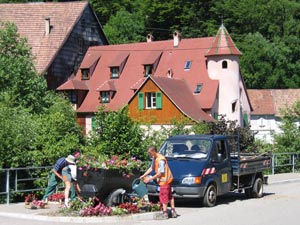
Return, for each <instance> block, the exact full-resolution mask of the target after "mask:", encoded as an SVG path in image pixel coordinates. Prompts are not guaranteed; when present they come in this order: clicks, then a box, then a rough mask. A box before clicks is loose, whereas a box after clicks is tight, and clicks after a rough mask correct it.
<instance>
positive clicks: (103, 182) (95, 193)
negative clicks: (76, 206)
mask: <svg viewBox="0 0 300 225" xmlns="http://www.w3.org/2000/svg"><path fill="white" fill-rule="evenodd" d="M139 176H140V172H139V171H138V170H134V171H132V174H131V175H130V176H128V175H124V174H123V173H122V171H120V170H117V169H102V168H101V169H97V168H90V169H88V170H79V169H78V171H77V180H78V184H79V186H80V188H81V195H82V197H84V198H90V197H97V198H99V200H100V201H102V202H104V201H105V199H106V198H107V197H108V195H109V194H110V193H112V192H113V191H114V190H117V189H120V188H122V189H124V190H126V192H129V193H130V192H132V182H133V180H134V179H136V178H138V177H139Z"/></svg>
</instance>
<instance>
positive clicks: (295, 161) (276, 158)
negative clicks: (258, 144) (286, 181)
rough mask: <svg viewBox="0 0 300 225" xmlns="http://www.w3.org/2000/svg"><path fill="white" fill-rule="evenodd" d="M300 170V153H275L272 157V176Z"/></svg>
mask: <svg viewBox="0 0 300 225" xmlns="http://www.w3.org/2000/svg"><path fill="white" fill-rule="evenodd" d="M299 169H300V153H274V154H273V155H272V174H275V173H283V172H292V173H295V172H296V171H297V170H299Z"/></svg>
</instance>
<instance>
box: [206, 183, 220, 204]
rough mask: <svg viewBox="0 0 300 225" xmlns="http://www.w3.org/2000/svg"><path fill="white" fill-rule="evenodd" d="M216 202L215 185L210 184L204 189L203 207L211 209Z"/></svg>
mask: <svg viewBox="0 0 300 225" xmlns="http://www.w3.org/2000/svg"><path fill="white" fill-rule="evenodd" d="M216 202H217V190H216V187H215V185H213V184H211V185H209V186H208V188H207V189H206V192H205V195H204V198H203V206H205V207H213V206H215V205H216Z"/></svg>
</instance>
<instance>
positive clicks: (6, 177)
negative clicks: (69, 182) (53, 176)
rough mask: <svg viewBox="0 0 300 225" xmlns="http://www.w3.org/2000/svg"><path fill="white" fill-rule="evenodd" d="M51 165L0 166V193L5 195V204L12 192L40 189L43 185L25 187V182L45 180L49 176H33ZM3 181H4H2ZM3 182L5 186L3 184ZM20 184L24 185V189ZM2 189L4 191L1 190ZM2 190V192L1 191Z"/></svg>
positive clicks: (48, 168)
mask: <svg viewBox="0 0 300 225" xmlns="http://www.w3.org/2000/svg"><path fill="white" fill-rule="evenodd" d="M51 168H52V167H51V166H43V167H24V168H8V169H1V168H0V184H2V185H1V186H0V195H5V196H6V204H9V202H10V195H11V194H13V193H25V192H33V191H41V190H43V189H44V188H45V187H39V188H26V185H25V184H26V183H29V182H31V183H33V182H34V181H37V180H46V179H48V178H49V173H48V176H45V177H35V175H36V174H41V172H43V171H44V172H47V170H49V171H50V169H51ZM4 181H5V182H4ZM3 184H5V186H4V185H3ZM22 184H23V185H22ZM21 186H25V189H24V188H22V187H21ZM3 189H4V190H5V191H3ZM1 191H2V192H1Z"/></svg>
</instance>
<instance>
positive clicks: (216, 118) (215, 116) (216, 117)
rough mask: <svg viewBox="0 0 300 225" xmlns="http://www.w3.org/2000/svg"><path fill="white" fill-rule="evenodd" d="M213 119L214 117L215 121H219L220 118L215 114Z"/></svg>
mask: <svg viewBox="0 0 300 225" xmlns="http://www.w3.org/2000/svg"><path fill="white" fill-rule="evenodd" d="M213 117H214V119H215V120H218V119H219V118H218V113H216V112H215V113H214V115H213Z"/></svg>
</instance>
